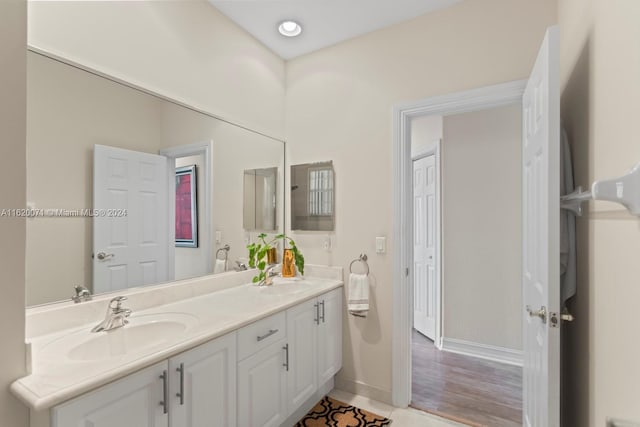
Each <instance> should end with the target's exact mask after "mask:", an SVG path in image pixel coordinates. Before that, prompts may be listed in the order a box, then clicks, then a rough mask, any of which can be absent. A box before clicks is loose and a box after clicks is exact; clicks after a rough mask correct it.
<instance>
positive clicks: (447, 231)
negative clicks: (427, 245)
mask: <svg viewBox="0 0 640 427" xmlns="http://www.w3.org/2000/svg"><path fill="white" fill-rule="evenodd" d="M521 110H522V107H521V106H520V104H519V103H518V104H513V105H510V106H506V107H498V108H492V109H488V110H482V111H477V112H473V113H465V114H456V115H452V116H445V117H444V139H443V143H442V228H443V231H442V238H443V262H444V268H443V289H444V293H443V300H444V322H443V326H444V334H443V335H444V338H445V341H446V340H447V339H449V338H454V339H457V340H464V341H469V342H472V343H479V344H487V345H492V346H497V347H504V348H508V349H515V350H520V349H522V321H521V319H522V312H521V309H522V291H521V255H520V253H521V248H522V238H521V226H522V221H521V210H522V209H521V194H522V189H521V174H522V172H521V170H522V168H521V162H522V161H521V149H520V147H521V141H522V125H521V123H522V114H521Z"/></svg>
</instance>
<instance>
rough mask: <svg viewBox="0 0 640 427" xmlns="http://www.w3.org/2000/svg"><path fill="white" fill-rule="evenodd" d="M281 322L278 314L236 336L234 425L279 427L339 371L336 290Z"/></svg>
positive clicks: (293, 310) (339, 297)
mask: <svg viewBox="0 0 640 427" xmlns="http://www.w3.org/2000/svg"><path fill="white" fill-rule="evenodd" d="M284 322H285V313H278V314H277V315H274V316H271V317H270V318H267V319H263V320H261V321H258V322H255V323H253V324H251V325H249V326H247V327H245V328H243V329H241V330H240V331H239V332H238V348H239V350H238V353H239V357H240V359H241V360H240V362H239V363H238V426H242V427H271V426H279V425H281V424H282V422H283V421H285V420H286V419H287V417H289V416H290V415H292V414H294V413H295V411H296V410H298V409H299V408H300V407H301V406H302V405H303V404H304V403H305V402H307V401H308V400H309V399H311V398H312V397H313V396H314V395H315V394H316V392H317V391H318V388H319V387H320V386H322V385H324V384H325V383H326V382H328V381H329V380H330V379H331V378H332V377H333V375H335V373H336V372H338V370H339V369H340V368H341V367H342V290H341V289H335V290H333V291H330V292H328V293H326V294H323V295H321V296H319V297H317V298H313V299H311V300H308V301H304V302H302V303H300V304H298V305H296V306H294V307H292V308H290V309H288V310H287V311H286V323H284ZM268 340H272V341H271V342H272V344H270V345H268V346H266V345H267V343H265V341H268ZM258 347H261V349H259V348H258ZM243 357H246V358H244V359H243Z"/></svg>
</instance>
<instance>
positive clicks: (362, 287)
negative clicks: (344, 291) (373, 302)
mask: <svg viewBox="0 0 640 427" xmlns="http://www.w3.org/2000/svg"><path fill="white" fill-rule="evenodd" d="M347 306H348V308H349V313H351V314H353V315H354V316H358V317H367V312H368V311H369V276H368V275H366V274H356V273H351V274H350V275H349V300H348V301H347Z"/></svg>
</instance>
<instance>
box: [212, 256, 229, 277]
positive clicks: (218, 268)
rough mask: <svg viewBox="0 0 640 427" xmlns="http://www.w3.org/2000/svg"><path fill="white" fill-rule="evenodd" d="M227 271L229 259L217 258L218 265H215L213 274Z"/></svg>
mask: <svg viewBox="0 0 640 427" xmlns="http://www.w3.org/2000/svg"><path fill="white" fill-rule="evenodd" d="M225 271H227V260H225V259H216V265H214V266H213V274H218V273H224V272H225Z"/></svg>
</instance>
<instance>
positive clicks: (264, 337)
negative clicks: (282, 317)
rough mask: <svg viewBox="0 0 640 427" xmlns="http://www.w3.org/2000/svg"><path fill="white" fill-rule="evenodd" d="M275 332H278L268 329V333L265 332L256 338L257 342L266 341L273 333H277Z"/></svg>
mask: <svg viewBox="0 0 640 427" xmlns="http://www.w3.org/2000/svg"><path fill="white" fill-rule="evenodd" d="M277 332H278V330H277V329H269V332H267V333H266V334H264V335H261V336H259V337H258V341H262V340H264V339H267V338H269V337H270V336H271V335H273V334H275V333H277Z"/></svg>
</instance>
